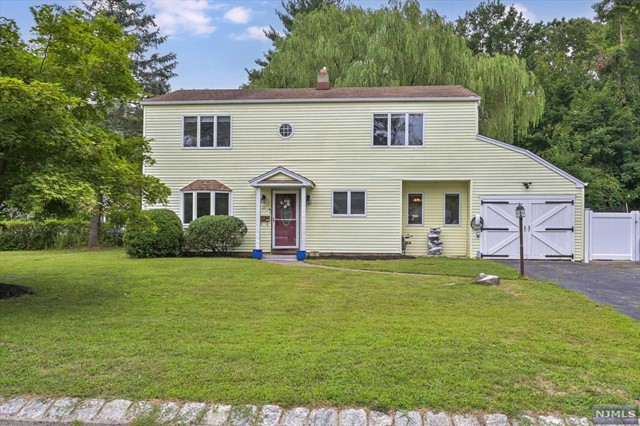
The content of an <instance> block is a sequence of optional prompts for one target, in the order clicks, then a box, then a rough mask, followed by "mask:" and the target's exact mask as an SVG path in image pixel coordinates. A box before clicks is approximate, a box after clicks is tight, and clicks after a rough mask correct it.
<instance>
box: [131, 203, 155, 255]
mask: <svg viewBox="0 0 640 426" xmlns="http://www.w3.org/2000/svg"><path fill="white" fill-rule="evenodd" d="M157 231H158V227H157V226H156V225H154V223H153V221H152V220H151V218H149V216H147V215H146V214H144V213H143V214H139V215H136V216H135V217H133V218H131V219H129V220H128V221H127V226H126V227H125V232H124V247H125V251H126V252H127V254H128V255H129V256H131V257H136V258H143V257H154V250H153V241H154V239H155V235H156V232H157Z"/></svg>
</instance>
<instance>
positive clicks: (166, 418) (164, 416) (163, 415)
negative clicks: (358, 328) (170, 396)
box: [158, 402, 182, 423]
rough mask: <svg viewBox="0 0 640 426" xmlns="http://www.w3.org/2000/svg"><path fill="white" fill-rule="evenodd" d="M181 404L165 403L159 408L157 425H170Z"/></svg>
mask: <svg viewBox="0 0 640 426" xmlns="http://www.w3.org/2000/svg"><path fill="white" fill-rule="evenodd" d="M181 407H182V405H181V404H179V403H177V402H165V403H164V404H162V405H161V406H160V414H159V415H158V423H170V422H173V419H175V418H176V416H177V415H178V412H179V411H180V408H181Z"/></svg>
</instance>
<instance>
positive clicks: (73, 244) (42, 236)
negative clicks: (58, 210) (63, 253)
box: [0, 219, 89, 250]
mask: <svg viewBox="0 0 640 426" xmlns="http://www.w3.org/2000/svg"><path fill="white" fill-rule="evenodd" d="M88 241H89V222H87V221H85V220H80V219H62V220H56V219H50V220H45V221H39V222H36V221H31V220H11V221H7V222H2V226H0V250H46V249H69V248H81V247H86V246H87V243H88Z"/></svg>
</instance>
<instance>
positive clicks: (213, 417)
mask: <svg viewBox="0 0 640 426" xmlns="http://www.w3.org/2000/svg"><path fill="white" fill-rule="evenodd" d="M230 412H231V406H230V405H218V404H213V405H210V406H209V408H208V409H207V411H205V413H204V418H203V419H202V424H205V425H207V426H222V425H224V424H225V423H226V422H227V419H228V418H229V413H230Z"/></svg>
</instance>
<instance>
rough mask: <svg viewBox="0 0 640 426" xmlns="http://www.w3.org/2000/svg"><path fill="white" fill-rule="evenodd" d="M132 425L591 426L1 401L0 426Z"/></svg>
mask: <svg viewBox="0 0 640 426" xmlns="http://www.w3.org/2000/svg"><path fill="white" fill-rule="evenodd" d="M136 419H149V420H153V422H155V423H156V424H171V425H199V426H591V425H592V422H591V420H590V419H588V418H586V417H559V416H537V417H534V416H520V417H513V418H509V417H507V416H506V415H504V414H484V415H474V414H447V413H442V412H439V413H437V412H432V411H425V410H419V411H394V412H390V413H383V412H380V411H372V410H365V409H362V408H360V409H353V408H349V409H342V410H339V409H337V408H313V409H311V408H305V407H296V408H291V409H283V408H281V407H279V406H277V405H264V406H262V407H259V406H256V405H237V406H230V405H222V404H205V403H202V402H164V403H162V402H153V401H137V402H134V401H128V400H124V399H115V400H110V401H107V400H104V399H93V398H92V399H84V400H83V399H79V398H58V399H56V398H34V397H15V398H11V399H9V398H6V399H5V398H2V397H1V396H0V426H36V425H38V426H45V425H52V426H54V425H55V426H58V425H72V424H73V425H78V424H86V425H89V426H107V425H126V424H129V423H131V422H133V421H135V420H136Z"/></svg>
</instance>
